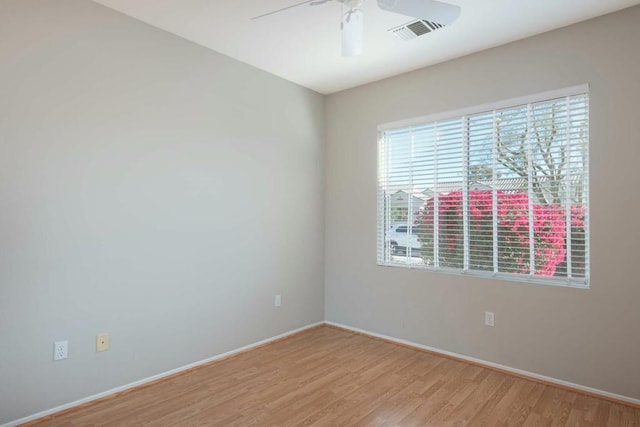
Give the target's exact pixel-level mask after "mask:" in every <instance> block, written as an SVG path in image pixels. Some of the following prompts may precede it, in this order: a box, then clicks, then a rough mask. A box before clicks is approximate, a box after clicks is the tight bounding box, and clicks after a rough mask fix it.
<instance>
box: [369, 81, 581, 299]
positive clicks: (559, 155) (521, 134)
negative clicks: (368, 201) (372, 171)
mask: <svg viewBox="0 0 640 427" xmlns="http://www.w3.org/2000/svg"><path fill="white" fill-rule="evenodd" d="M502 105H504V103H503V104H502ZM588 141H589V98H588V94H586V93H579V94H572V95H570V96H560V97H553V98H550V99H543V100H538V101H536V102H528V103H520V104H516V105H513V106H507V107H504V106H503V107H501V108H496V109H479V111H477V112H474V111H471V112H465V114H461V115H457V116H456V115H453V116H452V117H449V118H443V119H438V120H432V121H428V120H427V121H425V122H422V123H417V124H412V125H408V126H400V127H395V128H390V129H385V130H383V131H381V133H380V138H379V153H378V161H379V164H378V264H380V265H384V266H399V267H411V268H423V269H428V270H434V271H441V272H447V273H459V274H472V275H480V276H490V277H499V278H506V279H512V280H525V281H534V282H539V283H548V284H564V285H569V286H583V287H586V286H588V280H589V263H588V260H589V244H588V242H589V239H588V232H589V221H588V220H589V218H588V188H589V185H588V146H589V144H588Z"/></svg>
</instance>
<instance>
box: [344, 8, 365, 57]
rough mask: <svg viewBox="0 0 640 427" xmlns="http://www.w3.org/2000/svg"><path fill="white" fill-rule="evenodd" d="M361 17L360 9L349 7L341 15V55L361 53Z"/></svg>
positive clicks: (362, 31) (362, 27) (362, 15)
mask: <svg viewBox="0 0 640 427" xmlns="http://www.w3.org/2000/svg"><path fill="white" fill-rule="evenodd" d="M363 18H364V14H363V13H362V11H361V10H360V9H351V10H349V11H348V12H347V13H345V14H344V15H343V16H342V56H358V55H360V54H362V36H363V33H364V25H363V23H364V20H363Z"/></svg>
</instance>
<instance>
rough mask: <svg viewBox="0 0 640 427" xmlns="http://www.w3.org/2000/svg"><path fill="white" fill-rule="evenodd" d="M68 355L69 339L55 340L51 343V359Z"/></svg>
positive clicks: (59, 358)
mask: <svg viewBox="0 0 640 427" xmlns="http://www.w3.org/2000/svg"><path fill="white" fill-rule="evenodd" d="M67 357H69V341H66V340H65V341H56V342H55V343H53V360H62V359H66V358H67Z"/></svg>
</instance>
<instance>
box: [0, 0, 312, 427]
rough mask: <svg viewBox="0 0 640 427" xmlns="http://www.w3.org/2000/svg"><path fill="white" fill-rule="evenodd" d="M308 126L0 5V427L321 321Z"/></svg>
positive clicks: (220, 70) (18, 6)
mask: <svg viewBox="0 0 640 427" xmlns="http://www.w3.org/2000/svg"><path fill="white" fill-rule="evenodd" d="M323 129H324V99H323V97H322V96H320V95H318V94H316V93H314V92H312V91H309V90H306V89H303V88H301V87H299V86H296V85H294V84H292V83H289V82H286V81H284V80H281V79H279V78H276V77H274V76H272V75H269V74H267V73H264V72H261V71H258V70H256V69H254V68H252V67H249V66H247V65H244V64H241V63H239V62H237V61H234V60H231V59H229V58H227V57H224V56H222V55H219V54H216V53H214V52H212V51H210V50H207V49H205V48H202V47H199V46H196V45H194V44H192V43H189V42H187V41H185V40H182V39H180V38H178V37H175V36H173V35H170V34H168V33H165V32H163V31H160V30H157V29H154V28H152V27H150V26H148V25H145V24H142V23H140V22H138V21H136V20H134V19H131V18H128V17H126V16H124V15H121V14H118V13H116V12H114V11H112V10H110V9H107V8H104V7H102V6H99V5H97V4H95V3H92V2H90V1H87V0H56V1H38V0H2V1H0V424H2V423H3V422H7V421H10V420H14V419H17V418H20V417H23V416H26V415H30V414H33V413H35V412H38V411H41V410H45V409H48V408H52V407H54V406H57V405H61V404H64V403H67V402H70V401H73V400H76V399H79V398H83V397H86V396H89V395H92V394H95V393H98V392H102V391H105V390H108V389H111V388H113V387H116V386H121V385H124V384H127V383H130V382H132V381H135V380H139V379H142V378H146V377H149V376H151V375H154V374H157V373H160V372H164V371H167V370H170V369H173V368H177V367H179V366H182V365H185V364H188V363H191V362H194V361H198V360H201V359H204V358H208V357H211V356H213V355H216V354H220V353H223V352H226V351H228V350H231V349H235V348H238V347H241V346H244V345H246V344H249V343H253V342H256V341H259V340H262V339H265V338H268V337H271V336H274V335H277V334H280V333H283V332H285V331H289V330H292V329H295V328H298V327H301V326H303V325H307V324H310V323H313V322H317V321H320V320H322V319H323V303H324V296H323V269H322V266H323V250H322V247H323V208H322V198H323V196H322V193H323V177H322V175H323V166H322V161H321V159H322V156H323V154H322V153H323ZM277 293H279V294H282V301H283V305H282V307H280V308H277V309H276V308H274V307H273V298H274V295H275V294H277ZM99 332H109V333H110V334H111V350H110V351H109V352H107V353H100V354H97V353H96V352H95V335H96V334H97V333H99ZM60 339H68V340H69V345H70V347H69V352H70V353H69V359H67V360H65V361H61V362H53V360H52V355H53V342H54V340H60Z"/></svg>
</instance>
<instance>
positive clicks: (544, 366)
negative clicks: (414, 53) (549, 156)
mask: <svg viewBox="0 0 640 427" xmlns="http://www.w3.org/2000/svg"><path fill="white" fill-rule="evenodd" d="M639 23H640V7H634V8H631V9H627V10H624V11H621V12H619V13H615V14H612V15H608V16H604V17H601V18H598V19H594V20H591V21H588V22H584V23H580V24H577V25H573V26H571V27H567V28H564V29H560V30H557V31H553V32H550V33H546V34H542V35H539V36H536V37H532V38H529V39H526V40H522V41H519V42H515V43H511V44H508V45H505V46H502V47H498V48H495V49H491V50H487V51H484V52H480V53H477V54H474V55H470V56H467V57H464V58H461V59H457V60H453V61H450V62H447V63H443V64H440V65H436V66H433V67H429V68H426V69H422V70H418V71H415V72H412V73H409V74H405V75H402V76H398V77H394V78H390V79H387V80H384V81H380V82H377V83H373V84H369V85H366V86H362V87H359V88H356V89H352V90H348V91H345V92H341V93H338V94H334V95H331V96H329V97H328V98H327V110H326V111H327V123H326V143H327V149H326V157H325V161H326V195H325V197H326V198H325V204H326V206H325V218H326V223H325V227H326V234H325V239H326V240H325V246H326V247H325V257H326V258H325V259H326V261H325V283H326V289H325V295H326V302H325V314H326V319H327V320H329V321H333V322H339V323H342V324H346V325H349V326H353V327H358V328H362V329H365V330H369V331H373V332H377V333H381V334H386V335H390V336H393V337H397V338H402V339H406V340H410V341H414V342H417V343H422V344H425V345H429V346H433V347H437V348H440V349H443V350H449V351H453V352H457V353H461V354H464V355H468V356H472V357H477V358H480V359H484V360H488V361H492V362H496V363H502V364H505V365H508V366H511V367H515V368H520V369H525V370H528V371H532V372H536V373H540V374H544V375H548V376H551V377H555V378H559V379H563V380H567V381H571V382H575V383H578V384H582V385H585V386H590V387H595V388H598V389H602V390H606V391H610V392H614V393H619V394H622V395H626V396H630V397H634V398H640V369H639V368H638V362H639V361H640V333H638V327H639V325H640V306H639V304H640V284H639V282H640V280H639V278H638V260H637V254H638V250H637V247H638V246H637V245H638V242H639V241H640V228H638V227H637V226H635V225H634V224H635V223H636V222H637V211H638V210H640V194H639V193H640V190H639V188H640V187H639V186H638V180H637V177H636V175H637V173H636V171H637V169H638V166H637V163H638V159H640V120H639V119H638V112H639V111H640V80H639V76H640V57H639V55H638V41H639V40H640V25H638V24H639ZM582 83H588V84H590V85H591V141H590V144H591V146H590V147H591V165H590V166H591V203H592V205H591V262H592V269H591V277H592V282H591V289H589V290H579V289H569V288H562V287H552V286H541V285H532V284H522V283H515V282H506V281H498V280H487V279H481V278H471V277H460V276H447V275H442V274H436V273H429V272H425V271H416V270H405V269H398V268H389V267H378V266H376V154H377V153H376V143H377V141H376V138H377V134H376V127H377V125H378V124H382V123H388V122H393V121H397V120H402V119H408V118H412V117H417V116H423V115H427V114H431V113H438V112H443V111H449V110H455V109H459V108H464V107H470V106H475V105H480V104H485V103H489V102H493V101H499V100H504V99H510V98H514V97H518V96H523V95H528V94H534V93H539V92H543V91H548V90H553V89H558V88H563V87H567V86H572V85H576V84H582ZM484 311H494V312H495V316H496V326H495V327H494V328H488V327H485V326H483V321H484Z"/></svg>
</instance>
